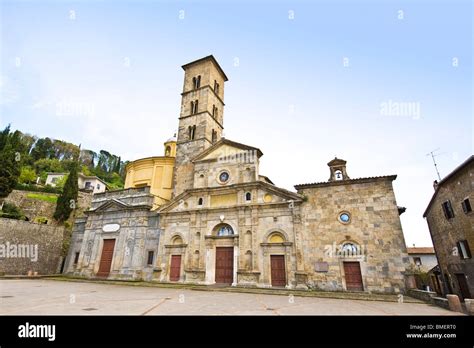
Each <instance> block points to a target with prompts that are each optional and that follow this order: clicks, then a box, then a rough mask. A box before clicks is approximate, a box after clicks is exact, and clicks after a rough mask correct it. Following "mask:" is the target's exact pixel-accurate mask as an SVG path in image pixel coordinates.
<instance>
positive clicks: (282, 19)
mask: <svg viewBox="0 0 474 348" xmlns="http://www.w3.org/2000/svg"><path fill="white" fill-rule="evenodd" d="M0 9H1V47H0V48H1V54H0V59H1V64H0V65H1V74H0V88H1V99H0V127H1V128H3V127H4V126H6V125H7V124H8V123H11V124H12V127H13V128H14V129H20V130H22V131H24V132H29V133H32V134H36V135H38V136H41V137H44V136H49V137H53V138H58V139H62V140H66V141H70V142H73V143H77V144H79V143H81V144H82V146H83V148H89V149H93V150H96V151H98V150H100V149H106V150H108V151H110V152H112V153H115V154H117V155H121V156H122V158H124V159H128V160H134V159H137V158H140V157H144V156H152V155H162V152H163V148H162V143H163V142H164V141H165V140H166V139H167V138H169V137H170V136H171V135H172V134H173V133H174V132H175V131H176V129H177V125H178V119H177V118H178V115H179V109H180V93H181V90H182V82H183V71H182V69H181V67H180V66H181V65H183V64H185V63H188V62H190V61H192V60H195V59H198V58H201V57H203V56H206V55H209V54H213V55H214V56H215V57H216V59H217V60H218V61H219V63H220V64H221V66H222V68H223V69H224V71H225V72H226V74H227V76H228V77H229V81H228V82H227V83H226V86H225V102H226V108H225V110H224V127H225V136H226V137H227V138H229V139H232V140H235V141H238V142H242V143H246V144H249V145H253V146H256V147H259V148H260V149H261V150H262V151H263V153H264V154H265V155H264V157H263V158H262V161H261V173H262V174H264V175H267V176H269V177H270V178H271V179H272V180H273V181H274V182H275V183H276V184H277V185H279V186H282V187H285V188H287V189H293V185H295V184H302V183H307V182H318V181H325V180H327V178H328V177H329V170H328V167H327V166H326V163H327V162H328V161H330V160H331V159H332V158H334V156H336V155H337V156H338V157H339V158H343V159H345V160H347V161H348V173H349V175H350V176H351V177H352V178H356V177H366V176H377V175H386V174H398V178H397V180H396V181H395V182H394V187H395V193H396V197H397V203H398V204H399V205H402V206H405V207H407V212H406V213H405V214H403V215H402V224H403V228H404V233H405V237H406V241H407V245H409V246H411V245H412V244H413V243H416V245H417V246H425V245H431V241H430V237H429V233H428V229H427V226H426V222H425V221H424V219H423V218H422V214H423V211H424V208H425V207H426V205H427V204H428V201H429V199H430V197H431V195H432V193H433V189H432V182H433V180H434V179H436V173H435V171H434V167H433V164H432V161H431V158H430V157H428V156H426V154H427V153H428V152H430V151H432V150H434V149H437V148H440V150H439V151H438V153H439V156H438V157H436V159H437V161H438V166H439V170H440V172H441V175H442V176H444V175H446V174H448V173H449V172H450V171H451V170H452V169H454V168H455V167H456V166H457V165H458V164H460V163H461V162H462V161H464V160H465V159H466V158H467V157H468V156H469V155H471V154H472V152H473V151H472V150H473V144H474V143H473V129H472V126H473V109H472V94H473V91H472V32H473V30H472V18H473V10H472V2H471V1H467V0H466V1H459V0H457V1H456V0H454V1H436V0H434V1H415V0H412V1H311V2H310V1H292V2H287V1H275V2H270V1H228V2H225V4H223V3H221V2H218V1H181V2H179V1H178V2H176V1H173V2H172V1H134V2H132V1H100V2H99V1H75V2H74V1H1V7H0ZM183 11H184V12H183ZM291 11H292V12H291ZM292 14H293V15H292ZM183 17H184V18H183ZM290 17H291V18H290ZM387 105H391V106H392V108H390V109H389V110H388V112H387V109H384V106H387ZM393 106H395V107H403V106H409V107H412V108H411V109H407V110H404V111H403V110H402V111H400V109H399V111H398V112H397V110H396V108H393Z"/></svg>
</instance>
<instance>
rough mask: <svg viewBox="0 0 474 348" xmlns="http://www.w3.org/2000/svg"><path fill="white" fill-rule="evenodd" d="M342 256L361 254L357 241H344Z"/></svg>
mask: <svg viewBox="0 0 474 348" xmlns="http://www.w3.org/2000/svg"><path fill="white" fill-rule="evenodd" d="M340 254H341V256H346V257H350V256H358V255H361V250H360V247H359V245H357V244H355V243H344V244H343V245H342V247H341V253H340Z"/></svg>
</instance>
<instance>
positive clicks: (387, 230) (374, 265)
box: [298, 177, 409, 293]
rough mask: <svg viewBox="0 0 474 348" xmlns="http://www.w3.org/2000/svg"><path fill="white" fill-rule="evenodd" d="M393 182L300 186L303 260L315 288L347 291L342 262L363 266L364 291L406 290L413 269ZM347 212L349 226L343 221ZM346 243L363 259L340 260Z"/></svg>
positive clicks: (353, 181) (361, 181)
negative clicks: (407, 275) (407, 271)
mask: <svg viewBox="0 0 474 348" xmlns="http://www.w3.org/2000/svg"><path fill="white" fill-rule="evenodd" d="M394 178H395V177H380V178H374V179H367V180H365V179H364V180H349V181H340V182H333V183H324V184H321V185H318V184H315V185H313V186H311V185H308V186H309V187H302V188H300V189H299V191H298V193H300V194H302V195H304V196H306V197H307V202H305V203H303V205H302V213H301V220H302V225H303V226H302V228H303V230H304V233H303V234H302V235H303V243H302V244H303V250H302V254H303V258H304V262H305V271H306V272H307V273H308V282H309V284H310V286H311V287H313V286H314V287H315V288H321V289H324V290H345V289H346V279H345V274H344V262H354V261H355V262H359V264H360V268H361V274H362V280H363V288H364V290H365V291H373V292H389V293H398V292H401V291H403V290H404V287H405V285H404V275H403V273H404V272H405V269H406V267H407V266H408V264H409V258H408V255H407V252H406V246H405V241H404V238H403V232H402V227H401V223H400V218H399V213H398V208H397V203H396V200H395V194H394V192H393V188H392V182H391V180H393V179H394ZM344 212H345V213H347V214H348V215H349V216H350V221H349V222H347V223H344V222H343V221H341V220H340V219H339V216H340V214H341V213H344ZM346 243H351V244H353V245H355V246H357V247H360V255H351V256H345V255H340V253H339V250H338V248H339V247H340V246H342V245H344V244H346Z"/></svg>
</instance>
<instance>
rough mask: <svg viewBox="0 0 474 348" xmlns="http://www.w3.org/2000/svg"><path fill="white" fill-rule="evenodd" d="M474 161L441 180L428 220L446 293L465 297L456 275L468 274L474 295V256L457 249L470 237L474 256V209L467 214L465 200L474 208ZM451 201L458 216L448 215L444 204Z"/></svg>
mask: <svg viewBox="0 0 474 348" xmlns="http://www.w3.org/2000/svg"><path fill="white" fill-rule="evenodd" d="M473 176H474V161H472V160H471V162H470V163H467V165H465V166H464V167H463V168H461V169H460V170H458V171H457V172H456V173H455V174H454V175H452V176H450V177H449V179H448V180H447V181H444V182H442V183H440V186H439V187H438V189H437V191H436V196H435V197H434V199H433V201H432V202H431V204H430V206H429V208H428V209H427V211H426V220H427V223H428V227H429V229H430V233H431V239H432V240H433V246H434V248H435V252H436V256H437V257H438V262H439V266H440V269H441V272H442V273H443V278H444V284H443V285H442V286H443V293H444V294H445V295H446V294H447V293H452V294H456V295H458V296H459V297H460V298H461V297H462V294H461V290H460V287H459V283H458V280H457V276H456V274H462V275H464V276H465V277H466V282H467V284H468V287H469V291H470V295H471V296H474V258H472V257H471V258H468V259H462V258H461V256H460V255H461V253H460V252H459V250H457V243H458V242H459V241H461V240H467V241H468V245H469V248H470V251H471V255H472V256H474V228H473V226H474V211H472V212H470V213H467V214H466V213H464V211H463V209H462V205H461V202H462V201H463V200H464V199H466V198H468V199H470V202H471V206H472V208H473V209H474V199H473V197H472V192H473V182H472V180H473V179H472V178H473ZM448 200H449V201H450V202H451V206H452V208H453V211H454V218H451V219H449V220H448V219H447V218H446V217H445V216H444V212H443V208H442V204H443V202H446V201H448Z"/></svg>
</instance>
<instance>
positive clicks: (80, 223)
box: [64, 187, 160, 280]
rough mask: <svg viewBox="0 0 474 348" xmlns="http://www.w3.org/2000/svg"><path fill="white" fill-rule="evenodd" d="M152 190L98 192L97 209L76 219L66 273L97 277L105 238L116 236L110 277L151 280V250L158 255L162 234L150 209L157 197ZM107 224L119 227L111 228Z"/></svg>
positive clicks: (95, 203)
mask: <svg viewBox="0 0 474 348" xmlns="http://www.w3.org/2000/svg"><path fill="white" fill-rule="evenodd" d="M149 191H150V188H149V187H145V188H140V189H126V190H118V191H110V192H106V193H102V194H96V195H94V198H93V201H92V208H93V210H90V211H88V212H86V215H85V216H84V217H81V218H78V219H76V221H75V224H74V228H73V234H72V239H71V245H70V248H69V253H68V256H67V259H66V262H65V268H64V272H65V273H66V274H72V275H76V276H84V277H95V276H96V275H97V272H98V270H99V266H100V261H101V256H102V248H103V244H104V240H106V239H114V240H115V245H114V252H113V262H112V264H111V269H110V274H109V276H108V278H109V279H146V280H151V278H152V277H153V271H154V270H153V264H151V265H148V263H147V261H148V260H147V258H148V252H150V251H152V252H153V253H154V258H156V254H157V249H158V242H159V237H160V233H159V230H158V221H159V220H158V215H157V214H156V213H154V212H151V211H150V208H151V207H152V204H153V196H152V195H150V193H149ZM106 226H109V227H110V226H115V227H116V228H113V229H112V230H108V229H107V228H104V227H106ZM76 255H78V256H77V259H76ZM76 261H77V263H76Z"/></svg>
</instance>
